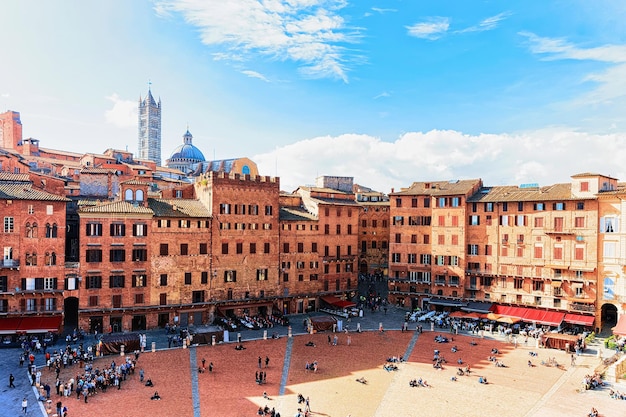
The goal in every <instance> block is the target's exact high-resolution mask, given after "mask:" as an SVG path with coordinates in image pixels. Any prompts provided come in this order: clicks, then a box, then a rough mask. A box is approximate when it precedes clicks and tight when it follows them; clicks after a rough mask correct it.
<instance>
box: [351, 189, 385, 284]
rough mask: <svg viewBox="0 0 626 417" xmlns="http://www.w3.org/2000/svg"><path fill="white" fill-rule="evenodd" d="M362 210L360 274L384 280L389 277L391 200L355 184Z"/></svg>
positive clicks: (360, 212)
mask: <svg viewBox="0 0 626 417" xmlns="http://www.w3.org/2000/svg"><path fill="white" fill-rule="evenodd" d="M353 190H354V198H355V200H356V202H357V204H358V205H359V206H360V207H361V210H359V234H358V236H359V242H358V248H359V274H363V275H369V276H374V277H380V278H382V277H384V276H387V275H388V273H389V198H388V197H387V196H386V195H385V194H383V193H381V192H378V191H373V190H372V189H371V188H367V187H363V186H361V185H358V184H355V185H354V187H353Z"/></svg>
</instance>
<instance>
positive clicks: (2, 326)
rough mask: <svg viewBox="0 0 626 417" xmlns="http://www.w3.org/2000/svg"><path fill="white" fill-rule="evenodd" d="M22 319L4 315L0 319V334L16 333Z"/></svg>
mask: <svg viewBox="0 0 626 417" xmlns="http://www.w3.org/2000/svg"><path fill="white" fill-rule="evenodd" d="M20 321H22V318H21V317H6V318H3V319H0V334H14V333H16V329H17V326H19V325H20Z"/></svg>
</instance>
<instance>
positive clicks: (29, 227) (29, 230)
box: [25, 222, 33, 237]
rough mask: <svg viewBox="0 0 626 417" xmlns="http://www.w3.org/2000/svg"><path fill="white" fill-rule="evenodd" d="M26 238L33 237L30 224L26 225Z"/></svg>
mask: <svg viewBox="0 0 626 417" xmlns="http://www.w3.org/2000/svg"><path fill="white" fill-rule="evenodd" d="M25 228H26V237H33V227H32V226H31V225H30V222H27V223H26V227H25Z"/></svg>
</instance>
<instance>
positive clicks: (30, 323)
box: [15, 316, 63, 333]
mask: <svg viewBox="0 0 626 417" xmlns="http://www.w3.org/2000/svg"><path fill="white" fill-rule="evenodd" d="M62 319H63V318H62V317H61V316H53V317H23V318H22V321H21V322H20V324H19V326H18V327H17V329H16V330H15V331H16V332H17V333H47V332H58V331H59V330H60V329H61V321H62Z"/></svg>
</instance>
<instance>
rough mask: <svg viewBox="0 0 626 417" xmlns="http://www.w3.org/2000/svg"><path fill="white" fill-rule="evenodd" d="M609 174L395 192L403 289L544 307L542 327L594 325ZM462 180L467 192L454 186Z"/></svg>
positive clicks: (442, 298) (395, 237)
mask: <svg viewBox="0 0 626 417" xmlns="http://www.w3.org/2000/svg"><path fill="white" fill-rule="evenodd" d="M590 178H591V179H593V182H595V184H596V186H595V187H594V186H590V185H589V184H588V183H589V182H591V181H590ZM602 180H609V179H608V178H606V177H602V176H598V175H594V174H592V175H591V176H590V175H588V174H587V175H582V176H573V177H572V182H571V183H566V184H555V185H551V186H546V187H539V186H537V185H536V184H527V185H522V186H520V187H517V186H497V187H485V186H483V185H482V182H481V181H480V180H471V181H467V182H465V183H463V182H462V181H459V182H454V183H415V184H413V185H412V186H411V187H410V188H409V189H407V190H403V191H402V192H400V193H392V194H391V199H392V213H391V215H392V226H391V241H392V243H391V252H392V254H391V282H390V287H391V288H390V289H391V290H392V294H393V296H394V297H395V299H396V301H397V300H401V301H403V300H402V299H403V298H406V297H410V298H411V299H412V304H413V306H414V307H418V306H419V307H424V306H426V305H428V304H430V305H431V306H432V305H434V306H436V307H437V308H459V307H464V306H467V304H468V302H478V303H483V304H486V305H491V304H492V303H497V304H499V305H502V306H528V307H532V309H530V310H529V315H532V314H533V313H532V312H533V309H534V311H535V313H536V312H540V313H536V314H535V316H533V318H535V320H533V321H535V322H537V323H540V324H552V325H558V324H560V323H561V321H562V320H565V322H568V320H570V321H571V323H573V324H584V325H592V324H593V315H592V313H593V312H594V311H595V304H596V297H597V284H596V283H597V267H598V261H599V260H598V247H597V230H598V198H597V195H598V194H597V193H598V192H599V190H598V188H597V184H598V183H600V182H601V181H602ZM584 183H587V184H584ZM455 187H460V189H458V188H457V191H459V193H457V194H453V193H450V191H451V190H452V189H454V188H455ZM420 189H421V190H423V191H421V192H420V191H419V190H420ZM426 190H429V191H426ZM425 194H426V196H424V195H425ZM429 200H430V202H427V201H429ZM407 203H409V204H408V205H409V206H410V208H409V207H406V206H407ZM429 206H430V208H429ZM420 207H421V210H420ZM430 209H432V212H431V213H430V217H429V210H430ZM412 214H413V217H412ZM408 242H411V243H408ZM428 242H430V247H429V246H428V245H429V243H428ZM411 248H415V250H414V251H413V249H411ZM413 253H414V255H413ZM395 261H398V262H395ZM405 261H407V263H408V265H406V266H405V265H404V262H405ZM413 264H417V265H413ZM405 268H406V269H405ZM548 312H553V313H554V314H548ZM543 313H545V316H546V317H545V318H542V317H539V314H543ZM566 313H570V316H566ZM557 322H558V323H557Z"/></svg>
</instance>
